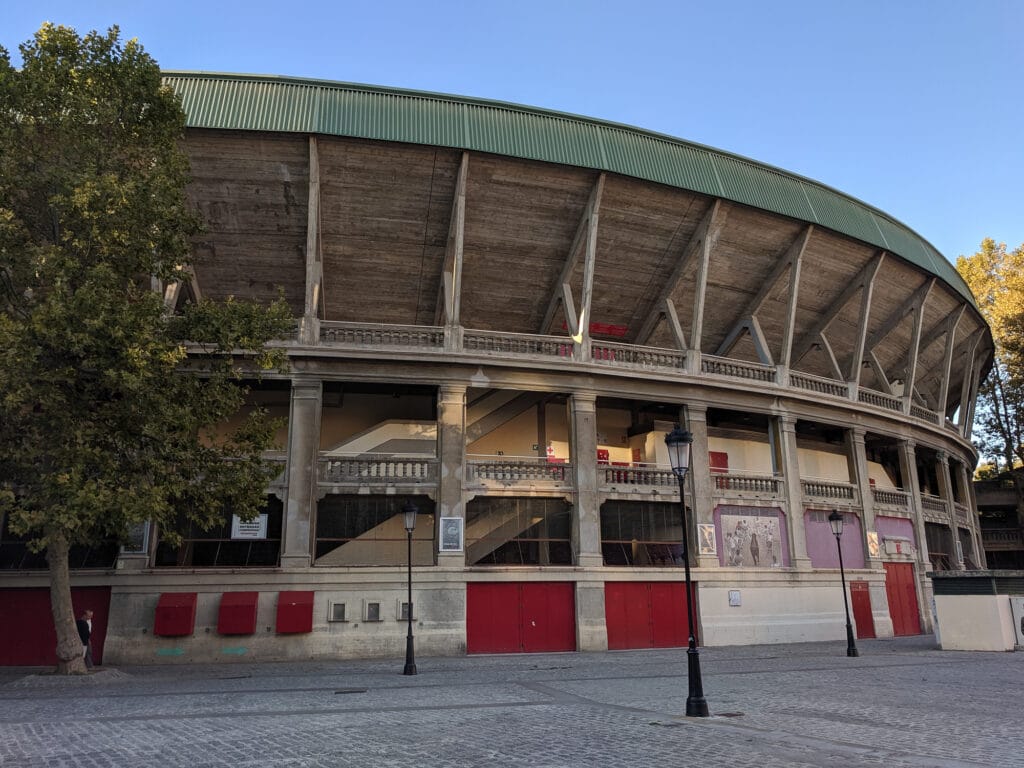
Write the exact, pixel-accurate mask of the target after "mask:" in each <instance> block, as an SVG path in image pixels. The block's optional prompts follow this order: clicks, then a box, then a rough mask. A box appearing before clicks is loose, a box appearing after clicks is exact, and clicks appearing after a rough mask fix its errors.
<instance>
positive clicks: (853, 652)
mask: <svg viewBox="0 0 1024 768" xmlns="http://www.w3.org/2000/svg"><path fill="white" fill-rule="evenodd" d="M846 655H847V656H860V653H859V652H858V651H857V644H856V643H855V642H854V641H853V627H851V626H850V625H849V624H847V625H846Z"/></svg>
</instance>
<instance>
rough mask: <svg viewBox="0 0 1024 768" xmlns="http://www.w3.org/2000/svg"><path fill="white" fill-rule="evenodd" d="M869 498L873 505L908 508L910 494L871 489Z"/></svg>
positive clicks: (884, 489) (887, 489) (885, 489)
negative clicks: (872, 500)
mask: <svg viewBox="0 0 1024 768" xmlns="http://www.w3.org/2000/svg"><path fill="white" fill-rule="evenodd" d="M871 496H872V498H873V499H874V500H875V504H881V505H884V506H887V507H899V508H901V509H909V508H910V494H909V493H907V492H906V491H900V490H893V489H891V488H872V489H871Z"/></svg>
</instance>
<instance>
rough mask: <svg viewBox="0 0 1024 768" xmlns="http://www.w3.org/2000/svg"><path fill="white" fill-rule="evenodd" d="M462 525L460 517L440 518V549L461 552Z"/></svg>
mask: <svg viewBox="0 0 1024 768" xmlns="http://www.w3.org/2000/svg"><path fill="white" fill-rule="evenodd" d="M462 527H463V519H462V518H461V517H442V518H441V551H442V552H461V551H462Z"/></svg>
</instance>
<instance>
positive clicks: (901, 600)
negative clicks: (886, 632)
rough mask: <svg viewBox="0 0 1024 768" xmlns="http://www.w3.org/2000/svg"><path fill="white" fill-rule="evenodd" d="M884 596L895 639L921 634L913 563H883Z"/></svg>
mask: <svg viewBox="0 0 1024 768" xmlns="http://www.w3.org/2000/svg"><path fill="white" fill-rule="evenodd" d="M884 565H885V595H886V597H887V598H888V602H889V616H890V617H891V618H892V631H893V633H894V634H895V635H896V636H897V637H902V636H905V635H920V634H921V619H920V616H919V615H918V612H917V586H916V584H915V582H914V565H913V563H885V564H884Z"/></svg>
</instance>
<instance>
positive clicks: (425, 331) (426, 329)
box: [320, 321, 444, 349]
mask: <svg viewBox="0 0 1024 768" xmlns="http://www.w3.org/2000/svg"><path fill="white" fill-rule="evenodd" d="M320 341H321V343H324V344H331V345H339V346H347V347H348V346H350V347H360V348H365V347H411V348H414V349H423V348H426V349H442V348H443V347H444V328H440V327H438V326H430V325H385V324H383V323H380V324H378V323H340V322H328V321H323V322H321V323H320Z"/></svg>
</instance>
